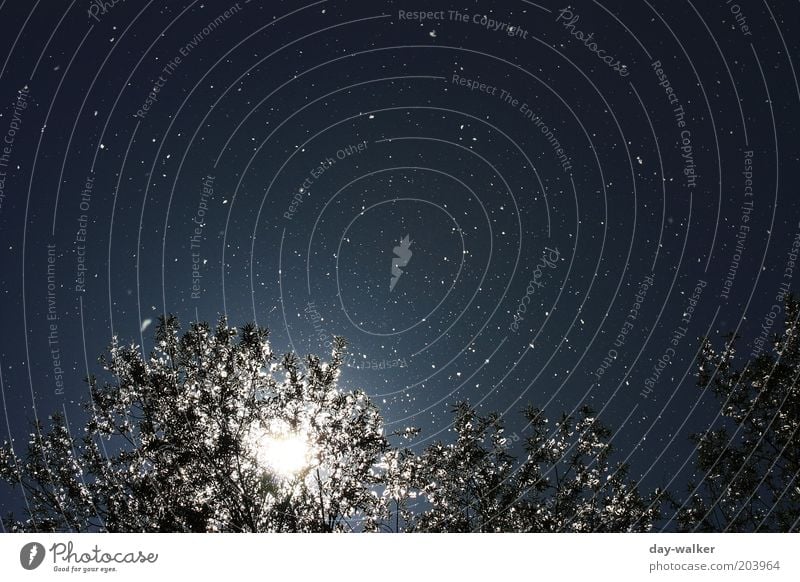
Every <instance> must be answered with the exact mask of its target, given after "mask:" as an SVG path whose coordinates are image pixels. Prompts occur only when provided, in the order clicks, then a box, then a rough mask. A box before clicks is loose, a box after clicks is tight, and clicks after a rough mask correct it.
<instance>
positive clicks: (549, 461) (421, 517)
mask: <svg viewBox="0 0 800 582" xmlns="http://www.w3.org/2000/svg"><path fill="white" fill-rule="evenodd" d="M525 417H526V420H527V421H528V430H529V432H530V434H529V435H528V436H527V437H526V438H525V439H524V450H525V453H526V456H525V458H524V459H523V460H522V461H521V462H518V461H517V460H516V459H515V457H514V456H513V455H511V454H510V452H509V448H510V442H511V441H510V439H509V438H507V437H506V436H505V428H504V425H503V422H502V420H501V419H500V418H499V417H498V416H497V414H494V413H492V414H488V415H486V416H480V415H478V414H477V413H476V411H475V410H474V409H473V408H471V407H470V406H469V405H468V404H466V403H461V404H459V405H458V406H457V407H456V408H455V423H454V432H455V433H456V440H455V442H453V443H450V444H445V443H442V442H437V443H434V444H432V445H430V446H429V447H428V448H427V449H426V450H425V451H424V452H423V453H422V454H421V455H419V456H415V455H413V454H410V453H407V454H405V455H402V454H400V453H395V455H394V456H395V458H396V462H395V463H394V465H393V466H390V467H389V479H390V480H393V487H390V488H389V490H390V495H392V496H394V497H395V499H396V506H397V507H398V508H399V511H400V515H401V517H402V518H403V520H404V522H405V523H406V528H407V530H408V531H422V532H493V531H494V532H500V531H511V532H608V531H613V532H621V531H647V530H649V529H650V528H651V527H652V525H653V523H654V521H655V520H657V519H658V517H659V515H660V506H661V493H660V491H659V490H655V491H654V492H652V493H650V494H648V495H645V496H643V495H641V494H640V493H639V491H638V488H637V485H636V483H633V482H631V481H630V480H629V479H628V478H627V471H628V469H627V467H626V466H625V465H622V464H612V463H611V461H610V457H611V453H612V450H611V446H610V445H609V443H608V440H609V437H610V435H611V432H610V431H609V430H608V429H607V428H606V427H604V426H603V425H602V424H601V423H599V422H598V421H597V420H596V419H595V418H594V416H593V413H592V411H591V410H590V409H589V408H583V409H582V410H581V411H580V415H579V416H578V417H577V418H572V417H570V416H563V417H562V419H561V420H560V421H559V422H558V423H556V426H555V430H550V429H549V428H548V420H547V419H546V418H544V416H543V415H542V412H541V411H540V410H538V409H535V408H529V409H528V410H527V411H526V412H525Z"/></svg>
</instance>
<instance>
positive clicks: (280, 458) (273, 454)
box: [255, 431, 314, 479]
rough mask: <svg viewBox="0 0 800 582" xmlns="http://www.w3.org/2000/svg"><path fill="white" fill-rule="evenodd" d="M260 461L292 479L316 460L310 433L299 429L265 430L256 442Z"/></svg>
mask: <svg viewBox="0 0 800 582" xmlns="http://www.w3.org/2000/svg"><path fill="white" fill-rule="evenodd" d="M255 444H256V447H257V456H258V460H259V463H260V464H261V465H263V466H265V467H268V468H269V469H271V470H272V471H273V472H275V473H276V474H277V475H278V476H280V477H283V478H285V479H290V478H292V477H294V476H295V475H297V474H298V473H300V472H301V471H302V470H303V469H305V468H307V467H309V466H311V465H312V464H313V462H314V454H313V453H314V451H313V447H312V446H311V444H310V443H309V438H308V435H306V434H304V433H302V432H298V431H265V432H262V433H261V434H260V435H259V437H258V438H257V442H256V443H255Z"/></svg>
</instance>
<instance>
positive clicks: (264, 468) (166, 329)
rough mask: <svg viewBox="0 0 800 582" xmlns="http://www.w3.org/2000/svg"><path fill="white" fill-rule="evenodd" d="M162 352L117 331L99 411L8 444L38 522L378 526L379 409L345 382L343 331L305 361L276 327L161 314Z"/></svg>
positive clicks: (136, 527)
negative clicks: (182, 321) (271, 337)
mask: <svg viewBox="0 0 800 582" xmlns="http://www.w3.org/2000/svg"><path fill="white" fill-rule="evenodd" d="M155 338H156V346H155V349H154V350H153V353H152V354H151V355H150V356H149V357H148V358H145V357H143V355H142V353H141V350H140V349H139V348H138V347H137V346H135V345H130V346H127V347H124V346H121V345H119V343H118V342H117V341H116V339H115V340H114V341H113V343H112V345H111V347H110V351H109V354H108V356H107V357H105V358H103V359H102V363H103V365H104V368H105V370H107V371H108V372H110V373H111V375H112V376H113V378H114V381H113V382H108V383H105V384H103V385H100V384H99V383H98V382H97V380H96V379H95V378H90V379H89V382H90V386H91V396H92V399H91V403H90V405H89V407H88V413H89V416H90V420H89V421H88V423H87V425H86V428H85V432H84V434H82V435H80V436H73V435H71V434H70V433H69V431H68V428H67V426H66V425H65V423H64V419H63V418H62V417H61V416H60V415H53V416H52V417H51V419H52V426H51V427H50V429H49V430H48V431H47V432H45V428H44V427H43V426H41V425H39V426H36V427H35V430H34V432H33V433H32V434H31V439H30V442H29V446H28V454H27V456H26V457H25V458H20V457H18V456H16V455H15V454H13V452H12V451H11V447H10V445H6V446H5V447H3V448H2V449H0V450H1V451H2V452H0V478H4V479H5V480H6V481H9V482H10V483H12V484H15V485H19V486H21V487H22V488H23V489H24V491H25V494H26V497H27V499H28V503H29V508H30V515H29V516H28V519H27V520H26V521H17V520H14V519H13V518H12V519H9V520H8V521H7V523H6V525H7V527H8V528H9V529H13V530H17V531H20V530H35V531H128V532H143V531H335V530H347V529H349V528H350V527H351V526H350V521H351V520H354V519H355V520H363V521H364V523H366V524H367V525H366V527H369V526H370V523H372V522H371V520H373V519H374V517H375V514H376V512H377V511H378V510H379V509H378V500H377V498H376V496H375V495H374V494H373V493H372V492H371V488H372V487H373V485H374V484H375V483H376V482H377V479H378V477H377V474H376V473H375V471H374V466H375V465H376V463H377V462H378V460H379V457H380V455H382V454H383V453H384V451H385V450H386V449H387V446H388V445H387V441H386V438H385V437H384V436H383V422H382V419H381V416H380V414H379V412H378V410H377V408H376V407H375V406H374V405H373V404H372V403H371V402H370V400H369V398H368V397H367V396H366V394H364V393H363V392H359V391H354V392H342V391H340V390H338V388H337V386H336V385H337V379H338V377H339V373H340V367H341V363H342V357H343V350H344V343H343V341H342V340H341V339H337V340H336V342H335V349H334V352H333V357H332V360H331V361H330V362H327V363H323V362H321V361H320V359H319V358H317V357H315V356H309V357H308V358H307V359H306V362H305V369H304V370H302V369H301V366H300V362H299V360H298V358H297V357H296V356H294V355H292V354H288V355H286V356H284V357H283V358H282V359H280V360H278V359H277V358H276V357H275V356H274V355H273V353H272V351H271V348H270V345H269V342H268V341H267V332H266V331H265V330H263V329H261V328H258V327H255V326H252V325H248V326H245V327H243V328H242V330H241V331H239V330H237V329H235V328H232V327H229V326H228V325H227V323H226V321H225V320H224V319H222V320H220V322H219V324H218V325H217V326H216V329H213V330H212V329H211V328H210V327H209V326H208V324H205V323H198V324H193V325H192V326H191V328H190V329H189V330H188V332H186V333H185V334H184V335H182V336H181V335H180V334H179V326H178V322H177V320H176V319H175V318H174V317H167V318H162V319H161V321H160V324H159V326H158V328H157V331H156V336H155Z"/></svg>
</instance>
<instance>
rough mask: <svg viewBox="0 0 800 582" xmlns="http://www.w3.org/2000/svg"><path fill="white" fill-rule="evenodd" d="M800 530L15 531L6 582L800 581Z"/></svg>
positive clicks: (0, 557)
mask: <svg viewBox="0 0 800 582" xmlns="http://www.w3.org/2000/svg"><path fill="white" fill-rule="evenodd" d="M798 541H800V538H798V537H797V535H796V534H387V535H379V534H342V535H335V534H317V535H311V534H206V535H201V534H194V535H191V534H4V535H0V572H2V573H3V576H2V579H3V580H51V579H53V580H61V579H66V578H69V579H72V580H79V579H80V580H83V579H87V578H89V579H92V580H114V581H123V580H137V581H139V580H142V579H143V578H147V579H151V580H159V581H161V580H173V579H174V580H187V579H190V578H189V577H195V576H198V577H201V579H203V580H208V579H213V578H222V577H225V578H227V579H229V580H230V579H231V577H234V579H235V577H238V576H241V577H242V578H245V577H247V578H250V577H252V575H253V574H258V575H259V578H260V579H265V580H270V579H276V578H278V579H287V578H294V579H299V580H306V579H317V578H319V579H324V580H334V581H335V580H354V579H364V578H365V577H370V578H371V577H375V576H378V577H380V579H381V580H382V581H384V580H388V581H394V580H397V581H401V580H402V581H404V582H407V581H408V580H409V579H411V577H413V576H424V578H422V579H427V580H432V579H434V578H433V577H437V578H438V577H441V579H444V580H454V579H459V578H463V579H464V580H482V579H491V580H500V579H512V578H518V577H525V579H528V580H530V579H533V578H534V577H536V578H539V577H541V576H544V577H546V578H547V577H559V578H558V579H566V580H579V579H582V578H583V577H587V578H589V577H591V578H597V577H598V576H599V577H600V579H602V580H607V579H608V580H636V581H639V580H654V581H655V580H737V579H738V580H747V581H748V582H749V581H752V580H775V581H777V580H800V569H799V568H798V565H797V564H798V557H797V549H798Z"/></svg>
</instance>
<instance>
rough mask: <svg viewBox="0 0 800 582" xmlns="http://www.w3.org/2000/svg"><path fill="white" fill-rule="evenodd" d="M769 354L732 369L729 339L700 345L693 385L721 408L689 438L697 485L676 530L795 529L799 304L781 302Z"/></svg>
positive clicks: (799, 451) (799, 452) (799, 501)
mask: <svg viewBox="0 0 800 582" xmlns="http://www.w3.org/2000/svg"><path fill="white" fill-rule="evenodd" d="M784 311H785V314H784V315H785V319H784V325H783V330H782V332H781V333H779V334H777V335H775V336H774V338H773V340H772V343H771V346H770V347H771V350H770V351H765V352H762V353H760V354H758V355H757V357H755V358H753V359H751V360H750V361H748V362H747V363H746V365H745V366H744V367H743V368H742V369H737V368H736V367H735V363H734V359H735V357H736V356H735V355H736V342H737V340H738V338H737V337H735V336H728V339H727V341H726V343H725V345H724V347H723V348H722V350H721V351H717V350H715V349H714V347H713V345H712V343H711V342H710V341H709V340H708V339H706V340H704V341H703V343H702V346H701V350H700V354H699V356H698V360H699V362H698V367H699V373H698V384H699V386H700V387H701V388H704V389H708V390H711V392H712V393H713V394H714V395H715V396H716V397H717V398H718V399H719V400H720V401H721V407H720V414H721V416H722V417H723V425H722V426H719V427H718V428H714V429H709V430H708V431H706V432H704V433H701V434H696V435H693V436H692V439H693V441H694V442H695V443H696V445H697V457H696V467H697V470H698V472H699V473H700V474H701V475H702V477H703V479H702V481H701V482H700V483H699V484H698V485H694V484H690V486H689V498H688V499H687V501H686V502H685V503H684V504H683V505H682V506H681V507H680V510H679V514H678V519H679V524H680V527H681V528H682V529H685V530H699V531H735V532H756V531H773V532H789V531H793V530H797V529H798V527H800V387H798V375H799V374H800V323H798V318H799V317H800V303H799V302H798V300H797V298H795V297H792V296H787V299H786V302H785V310H784Z"/></svg>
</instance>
